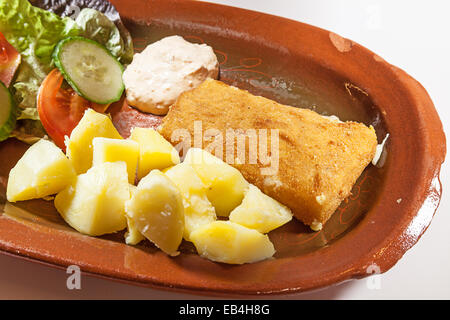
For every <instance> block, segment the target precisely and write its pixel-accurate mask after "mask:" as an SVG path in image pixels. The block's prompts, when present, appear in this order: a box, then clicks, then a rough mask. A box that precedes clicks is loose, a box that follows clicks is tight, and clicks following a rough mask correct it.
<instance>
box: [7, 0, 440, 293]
mask: <svg viewBox="0 0 450 320" xmlns="http://www.w3.org/2000/svg"><path fill="white" fill-rule="evenodd" d="M112 2H113V4H114V5H115V6H116V8H117V9H118V11H119V12H120V14H121V16H122V18H123V21H124V23H125V25H126V26H127V27H128V29H129V30H130V31H131V33H132V35H133V38H134V42H135V46H136V50H137V51H139V50H142V49H143V48H144V47H145V46H146V45H147V44H148V43H150V42H153V41H155V40H159V39H160V38H162V37H164V36H168V35H173V34H178V35H182V36H184V37H185V38H186V39H187V40H190V41H192V42H204V43H207V44H209V45H211V46H212V47H213V48H214V49H215V52H216V55H217V57H218V58H219V62H220V68H221V71H220V79H221V80H222V81H224V82H226V83H229V84H232V85H235V86H238V87H240V88H244V89H247V90H249V91H250V92H252V93H254V94H257V95H262V96H265V97H268V98H270V99H274V100H276V101H278V102H280V103H283V104H288V105H292V106H296V107H302V108H312V109H314V110H316V111H317V112H319V113H322V114H324V115H331V114H334V115H337V116H339V117H340V118H341V119H343V120H355V121H361V122H364V123H366V124H372V125H373V126H374V127H375V129H376V131H377V134H378V140H379V141H380V142H381V141H382V140H383V139H384V137H385V136H386V134H387V133H389V135H390V138H389V140H388V142H387V144H386V146H385V152H384V156H383V159H382V162H384V165H383V166H382V167H380V168H378V167H375V166H372V165H370V166H369V167H368V168H367V169H366V170H365V171H364V173H363V174H362V176H361V178H360V179H359V180H358V182H357V184H356V185H355V187H354V189H353V192H352V195H351V196H350V197H349V198H348V199H347V200H345V201H344V202H343V203H342V205H341V207H340V208H339V209H338V210H337V211H336V213H335V214H334V215H333V217H332V218H331V220H330V221H329V222H328V223H327V224H326V225H325V226H324V228H323V230H322V231H320V232H316V233H313V232H311V231H309V230H308V228H306V227H305V226H304V225H303V224H301V223H300V222H298V221H291V222H290V223H288V224H287V225H285V226H283V227H281V228H279V229H277V230H275V231H273V232H271V233H270V234H269V237H270V239H271V240H272V242H273V243H274V245H275V248H276V250H277V252H276V254H275V256H274V258H273V259H270V260H266V261H262V262H258V263H254V264H245V265H225V264H220V263H215V262H211V261H208V260H206V259H203V258H201V257H199V256H198V255H197V254H196V253H195V249H194V247H193V246H192V245H190V244H189V243H183V244H182V246H181V252H182V253H181V254H180V255H179V256H177V257H175V258H171V257H168V256H167V255H165V254H164V253H163V252H161V251H160V250H158V249H156V248H155V247H154V246H152V245H151V244H150V243H149V242H148V241H144V242H143V243H142V244H140V245H138V246H128V245H126V244H125V243H124V238H123V233H117V234H113V235H108V236H104V237H99V238H94V237H88V236H85V235H82V234H79V233H77V232H76V231H74V230H73V229H71V228H70V227H69V226H68V225H67V224H66V223H65V222H64V221H63V220H62V219H61V218H60V216H59V215H58V213H57V212H56V210H55V208H54V206H53V203H52V201H45V200H33V201H27V202H21V203H17V204H12V203H8V202H7V201H6V200H5V193H6V185H7V179H8V174H9V171H10V169H11V168H12V167H13V166H14V164H15V163H16V161H17V160H18V159H19V158H20V157H21V155H22V154H23V152H24V151H25V150H26V145H24V144H22V143H19V142H17V141H16V140H13V139H9V140H7V141H5V142H2V143H1V144H0V250H1V252H3V253H6V254H12V255H14V256H17V257H21V258H25V259H29V260H32V261H36V262H40V263H44V264H47V265H52V266H56V267H60V268H65V267H67V266H69V265H78V266H79V267H80V268H81V270H82V271H83V272H84V273H85V274H90V275H95V276H99V277H103V278H108V279H113V280H117V281H123V282H127V283H132V284H136V285H140V286H146V287H152V288H159V289H172V290H178V291H186V292H191V293H196V294H204V295H226V296H245V295H266V294H285V293H293V292H301V291H307V290H311V289H317V288H323V287H326V286H329V285H332V284H336V283H340V282H343V281H345V280H349V279H354V278H362V277H365V276H368V275H370V274H371V273H372V272H375V271H379V272H386V271H387V270H389V269H390V268H391V267H392V266H394V264H395V263H396V262H397V261H398V260H399V259H400V258H401V257H402V256H403V254H404V253H405V252H406V251H407V250H408V249H410V248H411V247H412V246H413V245H414V244H415V243H416V242H417V241H418V240H419V238H420V237H421V235H422V234H423V232H425V230H426V229H427V227H428V225H429V224H430V222H431V220H432V218H433V216H434V214H435V212H436V210H437V207H438V205H439V201H440V197H441V192H442V190H441V189H442V188H441V184H440V181H439V171H440V167H441V164H442V163H443V161H444V158H445V154H446V144H445V136H444V132H443V129H442V124H441V121H440V119H439V116H438V114H437V113H436V110H435V108H434V106H433V103H432V101H431V100H430V98H429V96H428V94H427V92H426V91H425V89H424V88H423V87H422V86H421V85H420V84H419V83H418V82H417V81H415V80H414V79H412V78H411V77H410V76H409V75H407V74H406V73H405V72H404V71H402V70H400V69H398V68H396V67H394V66H392V65H390V64H389V63H387V62H386V61H384V60H383V59H382V58H380V57H379V56H377V55H376V54H374V53H372V52H371V51H369V50H367V49H365V48H363V47H361V46H360V45H358V44H356V43H354V42H352V41H350V40H347V39H344V38H342V37H340V36H338V35H336V34H334V33H332V32H329V31H325V30H322V29H319V28H316V27H312V26H310V25H306V24H303V23H300V22H296V21H292V20H288V19H284V18H280V17H276V16H271V15H267V14H262V13H258V12H252V11H248V10H243V9H238V8H233V7H227V6H221V5H215V4H210V3H205V2H196V1H167V0H157V1H148V0H145V1H144V0H127V1H119V0H116V1H112ZM156 122H157V121H156ZM292 161H295V159H292ZM299 165H301V164H299Z"/></svg>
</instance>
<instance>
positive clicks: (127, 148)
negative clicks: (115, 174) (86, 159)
mask: <svg viewBox="0 0 450 320" xmlns="http://www.w3.org/2000/svg"><path fill="white" fill-rule="evenodd" d="M92 146H93V160H92V164H93V165H94V166H95V165H97V164H100V163H103V162H116V161H124V162H125V163H126V164H127V171H128V182H129V183H131V184H133V183H134V180H135V178H136V168H137V164H138V159H139V144H138V143H137V142H136V141H133V140H123V139H110V138H100V137H97V138H94V139H93V140H92Z"/></svg>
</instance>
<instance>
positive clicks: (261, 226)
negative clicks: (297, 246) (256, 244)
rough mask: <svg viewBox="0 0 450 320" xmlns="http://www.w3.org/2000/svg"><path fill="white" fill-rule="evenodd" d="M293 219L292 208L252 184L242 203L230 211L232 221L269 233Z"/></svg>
mask: <svg viewBox="0 0 450 320" xmlns="http://www.w3.org/2000/svg"><path fill="white" fill-rule="evenodd" d="M291 220H292V212H291V210H290V209H289V208H288V207H286V206H284V205H282V204H281V203H279V202H278V201H276V200H274V199H272V198H271V197H269V196H268V195H265V194H264V193H262V191H261V190H259V189H258V188H257V187H256V186H254V185H252V184H251V185H250V187H249V188H248V190H247V192H246V194H245V197H244V200H242V203H241V204H240V205H239V206H238V207H237V208H235V209H234V210H233V211H232V212H231V213H230V221H232V222H235V223H238V224H240V225H243V226H245V227H247V228H250V229H255V230H258V231H259V232H261V233H268V232H270V231H272V230H273V229H276V228H278V227H280V226H282V225H283V224H285V223H287V222H289V221H291Z"/></svg>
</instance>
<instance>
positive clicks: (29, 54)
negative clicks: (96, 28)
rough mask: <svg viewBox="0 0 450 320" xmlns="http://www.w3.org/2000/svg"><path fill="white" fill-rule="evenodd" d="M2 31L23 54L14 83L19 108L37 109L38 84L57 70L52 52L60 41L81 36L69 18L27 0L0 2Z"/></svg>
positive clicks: (0, 28)
mask: <svg viewBox="0 0 450 320" xmlns="http://www.w3.org/2000/svg"><path fill="white" fill-rule="evenodd" d="M0 31H1V32H2V33H3V35H4V36H5V37H6V39H7V40H8V42H9V43H11V45H12V46H13V47H14V48H16V50H17V51H19V52H20V54H21V55H22V63H21V65H20V67H19V70H18V76H17V80H16V82H15V84H14V85H13V87H14V89H15V91H16V92H15V97H16V100H18V103H19V107H20V108H23V109H24V108H35V107H36V94H37V91H38V89H39V85H40V84H41V82H42V81H43V80H44V78H45V77H46V76H47V74H48V73H49V72H50V71H51V70H52V68H53V67H54V65H53V59H52V53H53V50H54V48H55V46H56V45H57V44H58V42H59V41H60V40H62V39H64V38H67V37H69V36H77V35H80V33H81V29H80V27H79V26H78V25H77V24H76V22H75V21H73V20H72V19H70V18H64V19H62V18H60V17H59V16H57V15H56V14H54V13H51V12H48V11H45V10H42V9H39V8H36V7H33V6H32V5H31V4H30V3H29V2H28V1H27V0H0Z"/></svg>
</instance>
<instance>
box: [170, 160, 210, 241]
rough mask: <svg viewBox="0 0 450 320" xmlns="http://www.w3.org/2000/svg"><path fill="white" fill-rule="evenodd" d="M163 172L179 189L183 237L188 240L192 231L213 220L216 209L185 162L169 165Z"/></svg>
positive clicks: (197, 177) (202, 185)
mask: <svg viewBox="0 0 450 320" xmlns="http://www.w3.org/2000/svg"><path fill="white" fill-rule="evenodd" d="M165 174H166V175H167V176H168V177H169V178H170V180H172V181H173V183H175V185H176V186H177V187H178V188H179V189H180V191H181V194H182V196H183V205H184V236H183V237H184V239H185V240H187V241H189V239H190V238H189V236H190V234H191V232H192V231H194V230H195V229H197V228H198V227H200V226H202V225H205V224H208V223H211V222H214V221H215V220H216V219H217V217H216V211H215V210H214V207H213V206H212V204H211V202H209V200H208V197H207V196H206V186H205V184H204V183H203V182H202V180H201V179H200V177H199V176H198V175H197V173H196V172H195V170H194V168H192V167H191V166H190V165H189V164H187V163H180V164H178V165H176V166H173V167H171V168H170V169H168V170H167V171H165Z"/></svg>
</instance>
